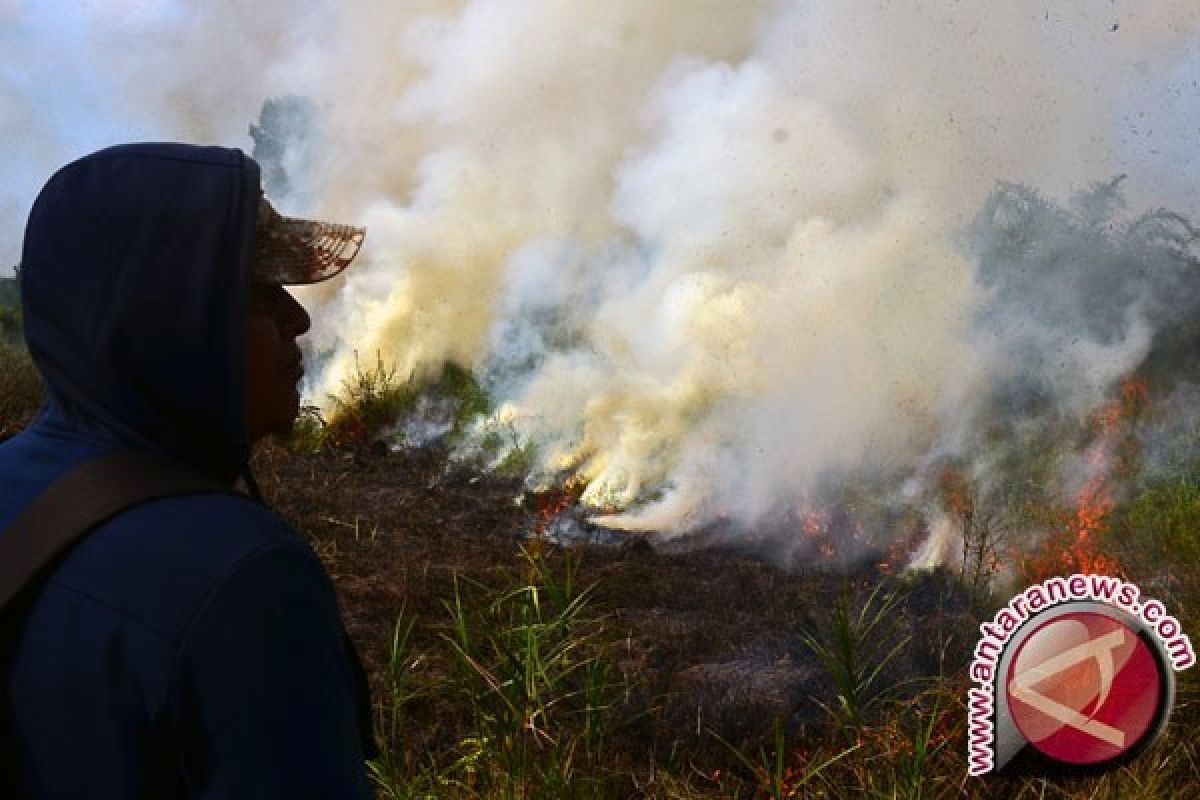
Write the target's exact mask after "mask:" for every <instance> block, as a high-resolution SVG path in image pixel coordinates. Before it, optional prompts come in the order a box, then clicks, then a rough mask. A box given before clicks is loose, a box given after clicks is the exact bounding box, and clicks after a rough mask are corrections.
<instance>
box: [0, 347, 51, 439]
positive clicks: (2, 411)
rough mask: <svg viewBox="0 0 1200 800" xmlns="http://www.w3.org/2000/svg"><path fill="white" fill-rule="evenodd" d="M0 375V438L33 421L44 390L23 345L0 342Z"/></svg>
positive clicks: (10, 434) (4, 437)
mask: <svg viewBox="0 0 1200 800" xmlns="http://www.w3.org/2000/svg"><path fill="white" fill-rule="evenodd" d="M0 375H3V376H4V382H3V383H2V384H0V439H6V438H8V437H9V436H12V435H13V434H15V433H17V432H18V431H20V430H21V429H22V428H24V427H25V426H26V425H28V424H29V423H30V421H32V419H33V416H34V414H35V413H36V412H37V409H38V407H39V406H41V404H42V399H43V396H44V394H45V390H44V389H43V387H42V379H41V376H40V375H38V372H37V369H36V368H34V366H33V361H32V360H30V358H29V354H28V353H27V352H26V351H25V349H24V348H17V347H12V346H10V345H7V344H4V343H2V342H0Z"/></svg>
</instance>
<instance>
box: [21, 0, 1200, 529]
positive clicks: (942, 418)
mask: <svg viewBox="0 0 1200 800" xmlns="http://www.w3.org/2000/svg"><path fill="white" fill-rule="evenodd" d="M1052 5H1053V7H1052V8H1051V7H1050V6H1047V4H1045V3H1034V2H1031V1H1030V0H1014V1H1013V2H1007V3H952V2H934V3H922V4H903V3H890V2H885V1H884V0H838V1H837V2H834V1H833V0H826V1H825V2H816V1H815V0H810V1H807V2H806V1H805V0H781V1H777V2H776V1H773V2H767V0H759V1H757V2H750V1H745V2H725V1H724V0H722V1H720V2H718V0H705V1H704V2H663V3H645V2H634V0H613V1H612V2H607V3H593V2H584V1H583V0H579V1H578V2H569V1H568V0H525V1H524V2H520V3H514V2H502V1H501V0H467V1H466V2H449V1H448V0H424V1H423V2H412V3H404V4H397V3H383V2H368V0H350V2H338V3H336V4H335V3H332V2H312V3H306V4H302V5H298V4H295V3H284V2H282V1H281V0H264V2H259V3H255V4H251V5H246V4H243V3H234V2H232V0H216V1H214V2H210V3H205V4H195V5H193V4H187V5H185V4H183V3H181V2H173V1H172V0H157V2H151V1H150V0H147V1H146V2H141V3H139V2H135V1H134V0H128V2H123V3H109V4H96V5H95V7H87V10H82V11H78V12H76V15H77V17H76V18H75V19H71V20H65V19H64V18H62V17H61V16H55V15H56V14H57V15H62V14H65V13H66V10H65V9H67V4H65V3H63V4H60V3H46V4H41V3H39V4H37V6H36V9H35V6H34V4H33V3H28V4H24V3H19V2H18V3H13V2H9V3H5V4H3V5H0V25H3V28H0V43H5V44H8V45H11V47H10V49H9V51H8V52H9V57H8V62H9V63H7V64H5V65H4V66H3V67H0V70H2V71H0V85H2V86H3V87H4V88H5V90H6V91H5V94H6V97H4V98H3V99H2V100H0V103H2V104H0V131H3V132H4V133H5V135H6V138H7V139H9V140H15V141H18V142H20V144H19V145H18V146H17V147H16V148H15V149H14V151H13V155H11V156H7V157H6V158H5V160H4V163H5V168H6V170H7V171H10V172H11V173H12V174H14V175H19V176H20V179H19V180H17V179H14V180H13V181H12V182H11V185H12V186H13V187H15V191H16V193H17V194H16V196H17V199H18V200H23V199H24V198H23V196H21V193H22V192H24V193H25V195H26V196H28V195H31V193H32V191H33V189H34V188H36V186H33V187H32V188H29V187H30V185H31V183H30V178H29V176H30V175H38V174H43V175H44V174H46V173H47V172H48V170H49V168H50V167H51V166H53V162H55V161H58V162H61V161H63V160H65V159H66V158H67V157H70V156H73V155H76V154H77V152H74V151H76V150H78V151H80V152H82V151H84V150H86V149H90V148H91V147H92V146H99V145H101V144H105V143H108V141H104V140H105V139H107V140H109V141H114V140H119V139H130V138H181V139H190V140H209V141H219V142H222V143H226V144H240V145H242V146H248V141H247V140H246V139H245V138H244V137H245V125H246V123H247V122H248V121H251V120H253V119H255V118H256V115H257V113H258V109H259V107H260V106H261V105H262V103H263V101H264V100H265V99H267V98H270V97H280V96H284V95H296V96H300V97H303V98H305V100H306V101H307V102H308V103H310V104H311V107H312V108H313V109H314V110H315V111H314V113H313V123H312V124H313V128H314V130H313V131H310V132H309V136H308V138H307V141H308V142H309V144H310V146H308V149H307V150H306V153H311V154H312V155H311V159H312V163H307V164H305V165H304V169H303V170H302V171H303V172H304V175H305V179H304V180H303V181H301V182H300V183H299V186H300V189H299V190H298V191H296V192H295V193H294V194H293V195H292V196H290V197H289V198H288V199H287V205H288V206H290V207H286V210H290V211H293V212H298V213H312V214H322V215H325V216H328V217H331V218H335V219H337V218H352V219H358V220H361V221H363V222H365V224H367V225H368V227H369V231H370V232H369V236H368V241H367V246H366V248H365V250H364V254H363V256H362V257H361V259H360V261H361V263H359V264H357V265H356V266H355V267H354V268H353V269H352V270H351V271H350V273H349V274H348V276H347V277H346V278H345V279H342V280H339V281H337V282H336V283H334V284H332V285H329V286H324V287H321V288H319V289H315V290H311V291H309V292H306V293H305V295H304V297H305V299H306V301H307V302H308V303H309V304H310V306H311V307H312V309H313V310H314V312H315V319H316V326H315V330H314V334H313V335H314V340H315V347H316V349H318V350H321V351H325V352H327V353H328V354H329V360H328V361H327V363H326V368H325V370H324V372H323V374H322V375H321V380H320V382H319V383H318V384H317V385H316V386H314V387H313V395H314V397H315V398H316V399H318V400H320V399H321V398H323V397H324V396H326V395H327V394H328V393H329V392H331V391H336V389H337V388H338V386H339V385H340V383H341V381H342V380H343V379H344V378H345V377H346V376H347V375H348V374H349V373H350V371H351V370H352V369H353V368H354V365H355V353H361V354H364V356H366V357H367V358H368V359H370V358H372V357H373V354H375V353H376V352H378V353H379V354H380V355H382V357H383V358H384V359H385V360H387V361H390V362H395V364H396V365H397V367H398V371H399V374H401V375H413V376H415V377H417V378H420V377H423V376H432V375H435V374H437V372H438V371H439V370H440V368H441V365H442V364H443V363H444V362H446V361H447V360H451V361H456V362H458V363H460V364H462V365H465V366H468V367H470V368H472V369H475V370H477V371H478V372H479V373H480V374H482V375H485V376H487V380H488V387H489V389H491V390H492V391H493V393H494V394H495V396H496V399H497V400H498V401H500V403H501V404H502V405H501V411H500V412H499V415H500V416H502V417H503V418H504V419H505V420H506V421H508V422H509V423H511V424H514V425H516V426H517V428H518V429H519V431H520V432H521V434H522V435H523V436H525V437H527V438H529V439H530V440H532V441H533V442H535V443H536V444H537V445H538V453H539V454H540V457H541V460H542V462H543V463H542V467H543V469H544V470H545V471H546V472H553V471H556V470H561V469H567V470H573V471H575V472H576V473H577V474H579V475H580V476H581V477H583V478H584V479H586V481H587V482H588V488H587V490H586V492H585V495H584V499H585V501H587V502H588V503H590V504H592V505H593V506H594V507H596V508H597V509H599V510H600V511H602V512H604V517H603V519H604V522H605V523H606V524H609V525H612V526H615V527H623V528H630V529H652V530H657V531H662V532H666V533H679V532H684V531H687V530H691V529H693V528H695V527H697V526H700V525H703V524H705V523H707V522H709V521H711V520H713V519H715V518H718V517H719V518H721V519H725V520H731V521H733V522H735V523H737V524H738V525H741V526H746V527H750V526H753V525H754V524H755V523H756V522H758V521H759V520H762V519H764V518H766V517H769V516H770V515H772V514H776V513H779V512H780V511H781V510H785V509H789V508H795V507H798V506H803V505H804V504H805V503H806V502H807V498H808V497H809V496H810V494H811V493H812V491H813V490H814V487H815V486H816V485H817V483H818V481H819V480H820V479H821V478H822V476H824V475H827V474H829V473H830V472H831V471H832V472H838V471H841V470H850V469H855V468H857V467H860V466H862V465H863V464H876V465H883V466H887V467H894V466H896V465H905V464H912V465H917V464H919V463H922V460H923V459H927V458H928V457H929V455H928V454H929V453H930V452H934V451H953V450H955V449H956V448H960V447H964V446H966V445H965V443H966V442H967V440H968V439H969V437H968V436H967V435H966V434H965V433H964V432H963V431H964V430H965V429H966V428H967V427H968V426H969V424H970V414H969V413H968V412H969V411H970V410H971V409H973V408H976V407H977V406H978V404H979V403H980V402H981V398H982V397H984V396H986V395H987V393H988V391H989V387H991V386H992V384H993V378H994V377H995V376H996V375H997V374H999V375H1000V376H1001V377H1004V378H1008V377H1010V375H1011V374H1012V373H1020V372H1021V371H1022V370H1024V369H1026V365H1025V364H1023V363H1022V361H1021V357H1020V354H1021V353H1025V352H1028V350H1029V348H1031V347H1036V348H1040V349H1043V350H1050V351H1055V352H1059V351H1061V353H1062V355H1061V357H1060V358H1059V360H1058V361H1056V362H1054V364H1053V365H1051V366H1049V367H1046V369H1045V372H1046V374H1045V375H1043V376H1042V377H1043V378H1045V379H1046V380H1048V381H1050V382H1051V383H1054V384H1055V386H1056V387H1057V388H1060V389H1062V392H1061V394H1062V396H1063V398H1064V402H1068V403H1069V404H1070V405H1071V406H1072V407H1073V408H1076V407H1077V410H1078V411H1080V412H1082V410H1083V409H1085V408H1086V407H1087V406H1088V405H1089V404H1091V403H1094V402H1096V400H1097V399H1098V398H1099V397H1100V396H1101V395H1102V394H1103V392H1104V391H1105V389H1106V387H1107V386H1108V385H1109V384H1111V382H1112V381H1113V380H1114V379H1116V378H1117V377H1118V376H1120V375H1121V374H1122V373H1123V372H1124V371H1126V370H1128V369H1129V368H1130V367H1132V366H1134V365H1136V364H1137V362H1138V361H1139V360H1140V359H1141V358H1142V356H1144V355H1145V352H1146V350H1147V348H1148V347H1149V344H1150V340H1151V338H1152V334H1153V331H1154V327H1155V320H1154V319H1153V314H1152V313H1151V311H1152V309H1151V306H1148V305H1145V304H1144V303H1142V304H1139V301H1137V299H1136V298H1134V299H1132V300H1131V299H1129V298H1128V297H1118V298H1114V299H1113V300H1112V304H1113V305H1114V308H1116V307H1117V306H1118V305H1119V306H1120V308H1119V309H1118V310H1119V311H1120V314H1122V315H1124V316H1123V317H1122V319H1125V320H1126V323H1127V324H1123V325H1121V326H1119V328H1118V333H1117V334H1116V335H1109V334H1108V333H1105V334H1104V335H1101V334H1098V333H1096V332H1095V331H1090V330H1089V329H1088V328H1087V326H1086V325H1083V324H1080V325H1076V326H1069V325H1060V326H1057V327H1055V326H1053V325H1051V326H1046V325H1042V324H1041V323H1040V322H1039V321H1038V317H1037V315H1036V314H1033V315H1026V314H1025V313H1024V311H1023V309H1022V308H1020V307H1019V306H1017V305H1014V304H1012V303H1009V304H1007V305H1004V304H1001V305H1000V306H998V307H997V308H998V309H999V310H997V311H996V312H995V313H993V314H992V316H991V317H989V318H988V319H989V320H990V322H989V325H990V327H989V326H985V331H986V332H987V333H988V334H989V335H988V336H980V334H979V327H978V325H977V324H976V323H977V321H978V319H979V318H980V316H981V309H986V308H988V307H989V303H991V302H992V300H993V297H994V294H995V291H996V290H995V288H994V287H991V286H987V285H985V283H986V282H985V283H981V282H980V280H979V275H978V270H977V267H978V264H977V254H976V252H975V249H974V248H973V245H972V243H971V241H970V239H969V237H968V235H967V230H968V227H969V225H970V223H971V222H972V220H975V219H976V216H977V215H978V214H979V211H980V208H981V207H982V206H983V204H984V202H985V200H986V199H987V198H988V196H989V193H990V192H991V190H992V189H993V187H994V186H995V184H996V181H997V180H1005V181H1015V182H1020V183H1023V184H1028V185H1031V186H1035V187H1037V188H1038V189H1039V190H1040V191H1041V192H1043V193H1044V194H1045V195H1046V196H1048V197H1051V198H1059V199H1064V200H1065V198H1068V197H1070V196H1071V195H1072V194H1074V193H1075V192H1077V191H1080V190H1083V189H1085V188H1086V187H1087V186H1088V185H1089V184H1090V183H1091V182H1092V181H1096V180H1109V179H1111V178H1113V177H1114V176H1116V175H1118V174H1123V173H1124V174H1128V176H1129V178H1128V180H1127V182H1126V184H1125V189H1126V192H1127V195H1128V197H1129V199H1130V201H1131V204H1132V205H1133V206H1134V207H1135V208H1137V209H1141V208H1148V207H1154V206H1160V205H1161V206H1169V207H1172V208H1175V209H1178V210H1181V211H1184V212H1186V213H1189V214H1190V213H1193V212H1195V211H1197V210H1200V201H1198V195H1197V189H1198V186H1200V183H1198V179H1200V169H1198V167H1197V161H1196V155H1195V154H1194V152H1193V151H1194V150H1195V148H1194V141H1195V131H1196V130H1198V129H1200V104H1198V103H1197V102H1196V101H1197V96H1198V95H1197V92H1198V90H1197V88H1196V86H1197V84H1196V81H1197V80H1198V79H1200V50H1198V49H1197V46H1196V44H1195V43H1196V42H1197V41H1198V39H1197V36H1196V34H1197V33H1198V32H1200V7H1197V6H1196V5H1195V3H1194V2H1192V1H1191V0H1162V1H1161V2H1157V3H1154V4H1145V3H1133V2H1113V3H1094V2H1087V0H1067V1H1066V2H1060V3H1055V4H1052ZM101 6H103V10H101ZM71 7H72V8H74V6H71ZM301 8H303V9H304V11H303V12H301V11H300V9H301ZM48 9H50V10H48ZM53 9H58V10H57V12H56V11H54V10H53ZM134 41H136V42H137V43H138V46H137V47H131V46H130V45H131V43H132V42H134ZM63 42H68V43H70V44H72V45H73V47H72V48H71V49H70V55H69V56H62V57H61V59H60V60H56V59H58V58H59V57H52V56H51V55H50V54H49V52H48V51H49V50H50V49H54V52H56V53H62V52H65V51H64V49H63V48H62V46H61V45H62V43H63ZM56 46H57V48H56ZM55 48H56V49H55ZM50 61H55V64H56V68H57V69H64V70H66V71H67V72H68V73H69V74H71V75H74V76H77V77H75V78H74V79H73V80H70V81H66V82H65V83H63V84H62V87H65V88H62V87H56V86H50V87H49V88H48V89H47V88H46V87H47V86H48V84H45V83H43V82H41V78H40V76H41V75H42V73H44V72H45V70H48V69H49V66H48V63H49V62H50ZM39 70H40V71H41V72H39ZM46 92H48V95H47V94H46ZM79 98H83V100H84V101H85V102H83V103H82V106H79V105H78V104H77V103H76V102H75V101H76V100H78V99H79ZM80 131H83V132H85V133H81V132H80ZM312 142H316V143H317V145H312ZM292 156H293V161H294V160H295V154H294V153H293V154H292ZM308 158H310V156H306V160H307V159H308ZM18 162H21V163H20V164H18ZM13 202H14V201H12V200H8V201H7V204H5V205H0V207H3V208H5V209H8V208H11V207H12V203H13ZM6 235H12V231H11V230H9V231H7V232H6ZM14 240H15V239H14ZM1069 288H1070V287H1067V288H1064V287H1063V286H1058V285H1050V286H1049V287H1048V288H1047V291H1059V290H1062V291H1068V290H1069ZM985 316H986V315H985ZM1001 317H1002V319H1001ZM998 320H999V321H998ZM1001 323H1003V324H1001ZM1039 325H1040V327H1039ZM1014 343H1016V344H1014ZM1031 343H1036V344H1031ZM1018 344H1019V345H1020V346H1017V345H1018ZM1055 365H1057V366H1055ZM1059 366H1061V370H1060V369H1059V368H1058V367H1059ZM1054 375H1058V376H1059V377H1058V378H1057V379H1055V378H1054ZM914 468H915V467H914Z"/></svg>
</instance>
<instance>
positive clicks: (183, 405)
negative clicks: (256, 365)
mask: <svg viewBox="0 0 1200 800" xmlns="http://www.w3.org/2000/svg"><path fill="white" fill-rule="evenodd" d="M260 193H261V190H260V187H259V169H258V165H257V164H256V163H255V162H254V161H253V160H252V159H250V158H248V157H247V156H245V155H244V154H243V153H242V152H241V151H240V150H233V149H226V148H218V147H195V146H190V145H181V144H134V145H122V146H119V147H113V148H109V149H107V150H102V151H100V152H98V153H94V154H92V155H90V156H87V157H86V158H82V159H80V160H78V161H75V162H73V163H71V164H68V165H67V166H66V167H63V168H62V169H61V170H59V171H58V172H57V173H56V174H55V175H54V176H53V177H52V178H51V179H50V180H49V181H48V182H47V183H46V186H45V187H44V188H43V189H42V191H41V194H39V195H38V198H37V200H36V202H35V203H34V205H33V209H32V211H31V212H30V215H29V223H28V226H27V228H26V231H25V246H24V250H23V252H22V255H21V299H22V303H23V305H24V308H25V320H26V330H25V336H26V341H27V343H28V346H29V351H30V353H31V354H32V356H33V360H34V363H35V364H36V365H37V368H38V370H39V371H40V372H41V374H42V377H43V378H44V379H45V381H46V385H47V388H48V390H49V391H48V395H49V399H48V402H47V409H46V411H45V413H46V414H47V415H49V416H52V417H59V418H61V419H62V421H64V422H65V423H67V424H68V425H70V426H71V427H72V428H74V429H76V430H78V431H80V432H82V433H85V434H86V435H88V436H89V438H98V439H100V440H103V441H106V442H110V443H113V444H115V445H117V446H128V447H133V448H136V449H139V450H148V451H151V452H156V453H159V454H161V455H163V456H165V457H168V458H171V459H173V460H177V461H180V462H183V463H185V464H189V465H191V466H192V467H194V468H196V469H198V470H200V471H201V472H203V473H205V474H207V475H209V476H211V477H214V478H218V479H220V480H223V481H227V482H231V481H232V480H234V479H235V478H236V476H237V474H238V472H239V470H240V469H241V468H242V466H243V465H244V463H245V461H246V459H247V457H248V454H249V441H248V437H247V434H246V429H245V412H244V407H243V403H244V401H243V391H244V388H243V384H244V371H245V341H246V305H247V299H248V294H249V273H250V266H251V262H252V257H253V247H254V224H255V220H256V216H257V211H258V198H259V195H260Z"/></svg>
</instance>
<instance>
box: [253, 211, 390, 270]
mask: <svg viewBox="0 0 1200 800" xmlns="http://www.w3.org/2000/svg"><path fill="white" fill-rule="evenodd" d="M262 206H263V208H260V211H259V224H258V227H257V231H256V237H255V242H254V270H253V274H254V280H255V281H257V282H259V283H275V284H288V285H298V284H306V283H319V282H320V281H324V280H329V279H330V278H332V277H333V276H334V275H337V274H338V273H339V272H341V271H342V270H344V269H345V268H346V267H347V266H349V265H350V262H351V261H353V260H354V257H355V256H356V255H358V250H359V248H360V247H362V243H363V239H364V238H365V237H366V235H367V231H366V228H358V227H355V226H353V225H338V224H335V223H331V222H318V221H316V220H309V219H296V218H294V217H285V216H282V215H280V214H279V213H278V212H276V211H275V210H274V209H273V208H271V207H270V204H269V203H267V202H266V199H265V198H264V200H263V204H262Z"/></svg>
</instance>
